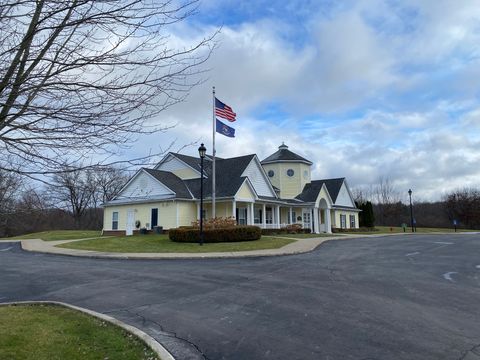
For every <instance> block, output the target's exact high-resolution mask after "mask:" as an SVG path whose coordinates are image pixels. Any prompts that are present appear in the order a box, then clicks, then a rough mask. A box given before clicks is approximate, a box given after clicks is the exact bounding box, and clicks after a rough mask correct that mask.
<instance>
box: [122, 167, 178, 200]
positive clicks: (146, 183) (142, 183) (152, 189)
mask: <svg viewBox="0 0 480 360" xmlns="http://www.w3.org/2000/svg"><path fill="white" fill-rule="evenodd" d="M173 195H175V193H174V192H173V191H172V190H170V189H169V188H167V187H166V186H165V185H163V184H162V183H160V182H159V181H158V180H156V179H154V178H153V177H152V176H151V175H149V174H147V173H146V172H145V171H143V170H141V171H139V172H138V173H137V174H136V175H135V176H134V178H133V179H132V180H131V181H130V182H129V183H128V184H127V185H126V186H125V188H124V189H123V190H122V191H121V192H120V193H119V194H118V195H117V196H116V198H115V199H116V200H117V199H132V198H148V197H152V198H159V197H160V198H162V197H168V196H173Z"/></svg>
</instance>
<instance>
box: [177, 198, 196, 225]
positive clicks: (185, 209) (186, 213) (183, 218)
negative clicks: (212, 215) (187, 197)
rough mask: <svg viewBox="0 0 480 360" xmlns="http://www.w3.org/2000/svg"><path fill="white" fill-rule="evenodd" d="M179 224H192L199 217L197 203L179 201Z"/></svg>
mask: <svg viewBox="0 0 480 360" xmlns="http://www.w3.org/2000/svg"><path fill="white" fill-rule="evenodd" d="M177 206H178V209H177V211H178V226H190V225H191V224H192V222H194V221H195V220H196V219H197V205H196V203H194V202H183V201H178V202H177Z"/></svg>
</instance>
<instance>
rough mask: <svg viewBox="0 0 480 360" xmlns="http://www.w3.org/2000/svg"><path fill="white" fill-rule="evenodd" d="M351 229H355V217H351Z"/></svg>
mask: <svg viewBox="0 0 480 360" xmlns="http://www.w3.org/2000/svg"><path fill="white" fill-rule="evenodd" d="M350 229H355V215H350Z"/></svg>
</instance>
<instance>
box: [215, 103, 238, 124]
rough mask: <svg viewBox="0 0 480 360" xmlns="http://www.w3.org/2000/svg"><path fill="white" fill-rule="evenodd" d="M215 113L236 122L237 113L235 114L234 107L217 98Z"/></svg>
mask: <svg viewBox="0 0 480 360" xmlns="http://www.w3.org/2000/svg"><path fill="white" fill-rule="evenodd" d="M215 115H217V116H220V117H221V118H224V119H227V120H228V121H230V122H234V121H235V120H237V119H236V116H237V114H235V113H234V112H233V110H232V108H231V107H230V106H228V105H226V104H224V103H223V102H221V101H220V100H218V99H217V98H215Z"/></svg>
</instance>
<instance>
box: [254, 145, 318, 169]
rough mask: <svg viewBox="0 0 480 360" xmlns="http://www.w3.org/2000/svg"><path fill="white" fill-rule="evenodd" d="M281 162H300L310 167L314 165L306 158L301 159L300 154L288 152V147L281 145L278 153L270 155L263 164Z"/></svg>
mask: <svg viewBox="0 0 480 360" xmlns="http://www.w3.org/2000/svg"><path fill="white" fill-rule="evenodd" d="M279 161H298V162H303V163H305V164H308V165H312V162H311V161H309V160H307V159H305V158H304V157H301V156H300V155H298V154H295V153H294V152H292V151H290V150H288V146H287V145H284V144H282V145H280V146H279V147H278V151H277V152H275V153H273V154H272V155H270V156H269V157H267V158H265V159H263V160H262V164H268V163H272V162H279Z"/></svg>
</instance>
